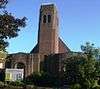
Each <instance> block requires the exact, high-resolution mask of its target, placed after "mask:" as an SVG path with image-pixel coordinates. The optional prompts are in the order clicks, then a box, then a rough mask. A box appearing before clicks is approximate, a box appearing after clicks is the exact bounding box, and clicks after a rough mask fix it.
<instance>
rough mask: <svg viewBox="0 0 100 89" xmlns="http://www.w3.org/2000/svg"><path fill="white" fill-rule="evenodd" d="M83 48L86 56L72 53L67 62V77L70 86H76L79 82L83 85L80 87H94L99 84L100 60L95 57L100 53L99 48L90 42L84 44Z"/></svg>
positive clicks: (87, 88)
mask: <svg viewBox="0 0 100 89" xmlns="http://www.w3.org/2000/svg"><path fill="white" fill-rule="evenodd" d="M81 48H82V54H83V55H84V56H82V55H80V54H79V55H77V56H73V55H72V56H71V57H70V58H69V59H67V61H66V62H65V67H66V71H65V79H66V81H67V84H68V85H70V86H73V87H75V86H76V85H77V84H78V85H79V86H81V88H79V89H94V88H95V87H97V86H99V85H98V80H97V77H98V76H99V75H100V61H97V60H96V57H95V55H97V54H99V49H96V48H95V47H93V44H92V45H90V44H89V43H86V45H85V46H83V45H82V46H81ZM74 85H75V86H74ZM73 89H76V88H73ZM77 89H78V88H77Z"/></svg>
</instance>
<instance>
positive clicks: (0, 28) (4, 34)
mask: <svg viewBox="0 0 100 89" xmlns="http://www.w3.org/2000/svg"><path fill="white" fill-rule="evenodd" d="M7 3H8V0H0V9H1V11H2V12H1V13H0V51H1V50H3V51H5V48H6V47H7V46H8V42H7V40H8V39H11V38H14V37H17V36H18V32H19V31H20V29H21V27H25V26H26V22H25V21H26V17H23V18H22V19H19V18H16V17H15V16H13V15H12V14H11V13H8V12H7V11H6V10H5V9H4V7H6V4H7ZM2 8H3V9H2Z"/></svg>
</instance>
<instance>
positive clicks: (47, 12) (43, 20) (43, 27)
mask: <svg viewBox="0 0 100 89" xmlns="http://www.w3.org/2000/svg"><path fill="white" fill-rule="evenodd" d="M58 39H59V37H58V17H57V10H56V7H55V6H54V4H49V5H42V6H41V8H40V19H39V32H38V46H39V53H44V54H52V53H58Z"/></svg>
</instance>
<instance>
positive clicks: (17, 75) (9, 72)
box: [5, 69, 24, 81]
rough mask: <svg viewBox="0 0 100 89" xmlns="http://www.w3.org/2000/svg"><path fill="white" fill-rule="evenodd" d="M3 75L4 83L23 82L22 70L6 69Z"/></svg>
mask: <svg viewBox="0 0 100 89" xmlns="http://www.w3.org/2000/svg"><path fill="white" fill-rule="evenodd" d="M5 75H6V76H5V81H17V80H23V78H24V69H6V71H5Z"/></svg>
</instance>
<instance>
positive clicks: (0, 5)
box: [0, 0, 8, 8]
mask: <svg viewBox="0 0 100 89" xmlns="http://www.w3.org/2000/svg"><path fill="white" fill-rule="evenodd" d="M7 3H8V0H0V8H5V6H6V4H7Z"/></svg>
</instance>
